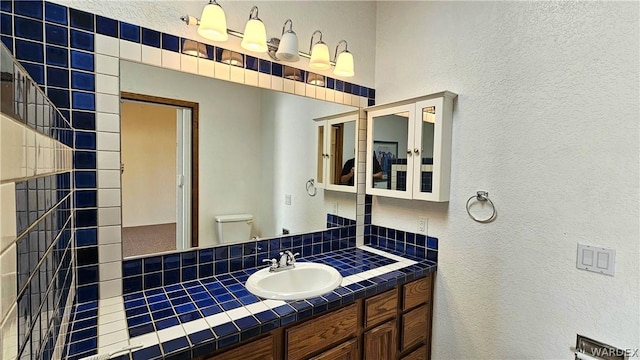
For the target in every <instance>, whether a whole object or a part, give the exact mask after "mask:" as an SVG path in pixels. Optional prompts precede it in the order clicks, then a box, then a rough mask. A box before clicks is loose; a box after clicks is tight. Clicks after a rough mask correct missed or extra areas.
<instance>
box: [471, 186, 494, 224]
mask: <svg viewBox="0 0 640 360" xmlns="http://www.w3.org/2000/svg"><path fill="white" fill-rule="evenodd" d="M473 199H476V200H478V201H488V202H489V204H490V205H491V209H492V213H491V216H489V217H488V218H486V219H478V218H477V217H475V216H473V215H472V214H471V211H470V210H469V205H470V204H471V200H473ZM467 214H469V217H471V218H472V219H473V220H474V221H477V222H479V223H483V224H486V223H490V222H492V221H493V220H495V218H496V216H497V215H498V212H497V211H496V206H495V205H494V204H493V201H491V199H489V192H488V191H478V192H477V194H476V195H474V196H472V197H470V198H469V200H467Z"/></svg>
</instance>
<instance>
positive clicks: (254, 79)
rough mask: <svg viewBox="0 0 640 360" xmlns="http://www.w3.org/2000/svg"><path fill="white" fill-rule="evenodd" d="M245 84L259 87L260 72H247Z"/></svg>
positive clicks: (245, 73)
mask: <svg viewBox="0 0 640 360" xmlns="http://www.w3.org/2000/svg"><path fill="white" fill-rule="evenodd" d="M244 83H245V84H246V85H250V86H258V72H257V71H253V70H245V71H244Z"/></svg>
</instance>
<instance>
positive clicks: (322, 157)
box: [316, 121, 329, 188]
mask: <svg viewBox="0 0 640 360" xmlns="http://www.w3.org/2000/svg"><path fill="white" fill-rule="evenodd" d="M326 128H327V123H326V121H318V122H317V123H316V154H317V155H316V186H317V187H319V188H324V185H325V178H324V172H325V167H326V163H327V158H328V157H329V154H327V152H326V144H325V143H326V138H325V136H326Z"/></svg>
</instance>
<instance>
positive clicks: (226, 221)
mask: <svg viewBox="0 0 640 360" xmlns="http://www.w3.org/2000/svg"><path fill="white" fill-rule="evenodd" d="M215 220H216V233H217V235H218V241H219V242H220V244H233V243H238V242H244V241H247V240H249V239H250V238H251V224H253V215H251V214H234V215H218V216H216V217H215Z"/></svg>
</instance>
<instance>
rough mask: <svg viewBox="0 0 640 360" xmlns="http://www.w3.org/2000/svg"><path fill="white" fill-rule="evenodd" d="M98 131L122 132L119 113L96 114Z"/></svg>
mask: <svg viewBox="0 0 640 360" xmlns="http://www.w3.org/2000/svg"><path fill="white" fill-rule="evenodd" d="M96 130H98V131H104V132H120V115H119V112H118V113H104V112H99V113H96Z"/></svg>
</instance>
